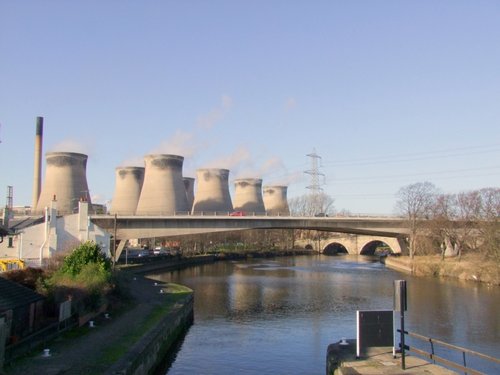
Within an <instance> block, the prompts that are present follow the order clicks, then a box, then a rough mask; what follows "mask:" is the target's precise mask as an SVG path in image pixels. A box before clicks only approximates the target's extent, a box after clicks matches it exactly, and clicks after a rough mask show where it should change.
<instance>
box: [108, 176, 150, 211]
mask: <svg viewBox="0 0 500 375" xmlns="http://www.w3.org/2000/svg"><path fill="white" fill-rule="evenodd" d="M143 182H144V167H118V168H116V169H115V192H114V194H113V200H112V201H111V207H110V210H109V212H110V213H111V214H117V215H134V214H135V211H136V210H137V204H138V203H139V197H140V195H141V190H142V184H143Z"/></svg>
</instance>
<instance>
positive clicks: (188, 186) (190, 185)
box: [183, 177, 194, 212]
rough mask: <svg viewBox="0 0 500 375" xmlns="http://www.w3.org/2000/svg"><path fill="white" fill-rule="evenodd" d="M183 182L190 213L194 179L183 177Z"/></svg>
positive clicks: (192, 201)
mask: <svg viewBox="0 0 500 375" xmlns="http://www.w3.org/2000/svg"><path fill="white" fill-rule="evenodd" d="M183 180H184V188H185V189H186V197H187V201H188V211H189V212H191V210H192V209H193V203H194V177H184V178H183Z"/></svg>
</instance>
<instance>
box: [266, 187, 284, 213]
mask: <svg viewBox="0 0 500 375" xmlns="http://www.w3.org/2000/svg"><path fill="white" fill-rule="evenodd" d="M287 189H288V187H287V186H264V187H263V188H262V192H263V198H264V207H265V208H266V213H267V214H268V215H276V216H281V215H282V216H288V215H290V208H289V207H288V200H287V197H286V193H287Z"/></svg>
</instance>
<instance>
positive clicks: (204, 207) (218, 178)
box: [193, 168, 233, 214]
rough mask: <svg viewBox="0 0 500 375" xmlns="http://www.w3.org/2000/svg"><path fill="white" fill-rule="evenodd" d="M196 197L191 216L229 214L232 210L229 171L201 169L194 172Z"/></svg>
mask: <svg viewBox="0 0 500 375" xmlns="http://www.w3.org/2000/svg"><path fill="white" fill-rule="evenodd" d="M196 177H197V178H196V180H197V185H196V196H195V199H194V203H193V214H197V213H202V212H206V213H217V212H220V213H226V214H227V213H229V212H231V211H232V210H233V204H232V203H231V195H230V194H229V170H228V169H218V168H202V169H197V170H196Z"/></svg>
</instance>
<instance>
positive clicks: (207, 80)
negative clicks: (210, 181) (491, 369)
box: [0, 0, 500, 214]
mask: <svg viewBox="0 0 500 375" xmlns="http://www.w3.org/2000/svg"><path fill="white" fill-rule="evenodd" d="M499 67H500V1H497V0H490V1H487V0H474V1H470V0H467V1H463V0H439V1H436V0H407V1H400V0H394V1H389V0H377V1H373V0H366V1H361V0H349V1H347V0H345V1H339V0H337V1H333V0H329V1H321V0H315V1H306V0H283V1H279V0H266V1H264V0H256V1H245V0H239V1H230V0H227V1H224V0H219V1H218V0H211V1H201V0H198V1H195V0H185V1H167V0H165V1H147V0H146V1H122V0H120V1H118V0H114V1H113V0H108V1H102V0H99V1H91V0H90V1H57V0H46V1H39V0H36V1H34V0H33V1H30V0H26V1H17V0H0V142H1V143H0V167H1V171H2V173H1V174H0V193H1V191H2V190H3V189H5V191H7V186H13V192H14V205H16V206H20V205H30V204H31V199H32V198H31V197H32V189H33V186H32V181H33V164H34V162H33V158H34V142H35V123H36V117H37V116H42V117H44V143H43V152H44V153H45V152H51V151H68V152H81V153H85V154H87V155H88V163H87V181H88V185H89V189H90V194H91V196H92V200H93V202H95V203H108V204H109V202H110V201H111V200H112V199H113V192H114V185H115V168H117V167H119V166H133V165H143V158H144V156H145V155H147V154H150V153H167V154H176V155H182V156H184V158H185V161H184V167H183V175H184V176H189V177H195V174H196V169H197V168H206V167H214V168H228V169H230V186H231V188H232V183H233V181H234V179H235V178H245V177H253V178H255V177H258V178H262V179H263V184H264V185H272V184H286V185H288V198H294V197H298V196H301V195H303V194H307V193H308V192H310V189H307V186H310V185H311V183H312V181H311V175H309V174H307V173H304V172H305V171H308V170H311V169H312V168H313V161H316V162H317V163H318V164H317V165H318V171H319V173H321V175H320V179H319V182H320V183H321V188H322V189H323V191H324V192H325V193H326V194H328V195H330V196H331V197H332V198H333V199H334V200H335V208H336V209H337V210H347V211H349V212H351V213H359V214H392V213H394V206H395V202H396V200H397V197H396V193H397V191H398V190H399V189H400V188H401V187H403V186H406V185H408V184H412V183H416V182H422V181H429V182H432V183H433V184H435V185H436V186H437V187H438V188H439V189H440V190H441V191H442V192H445V193H456V192H461V191H468V190H473V189H479V188H484V187H499V185H500V184H499V182H500V69H499ZM311 154H313V155H317V156H319V157H320V158H313V157H311V156H307V155H311ZM43 160H45V158H43ZM323 175H324V176H323ZM43 176H44V174H43V173H42V178H43ZM1 200H2V196H1V195H0V203H1V204H3V202H1Z"/></svg>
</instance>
